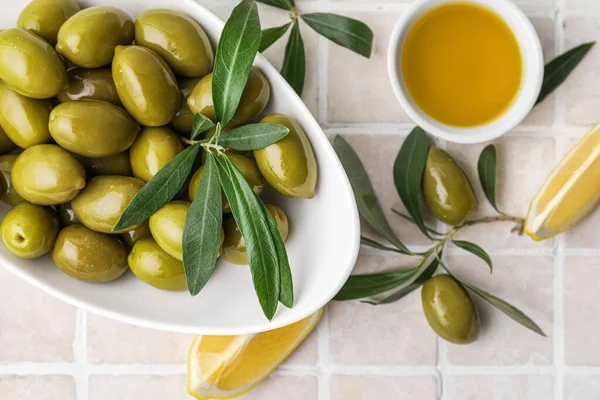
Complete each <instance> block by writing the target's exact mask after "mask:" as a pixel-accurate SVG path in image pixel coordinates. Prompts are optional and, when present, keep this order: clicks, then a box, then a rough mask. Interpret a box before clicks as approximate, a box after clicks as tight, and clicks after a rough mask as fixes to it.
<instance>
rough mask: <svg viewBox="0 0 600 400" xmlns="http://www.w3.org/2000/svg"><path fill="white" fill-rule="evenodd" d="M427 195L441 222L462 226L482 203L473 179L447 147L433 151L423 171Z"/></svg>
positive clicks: (433, 149) (424, 188)
mask: <svg viewBox="0 0 600 400" xmlns="http://www.w3.org/2000/svg"><path fill="white" fill-rule="evenodd" d="M423 198H424V200H425V204H427V207H428V208H429V211H431V213H432V214H433V215H434V216H435V217H436V218H437V219H439V220H440V221H442V222H444V223H446V224H448V225H452V226H459V225H462V224H463V223H464V222H465V221H466V220H467V218H469V217H470V216H471V215H473V213H474V212H475V211H477V207H478V202H477V197H476V196H475V192H473V188H472V187H471V183H470V182H469V178H467V176H466V175H465V173H464V172H463V170H462V169H461V168H460V166H459V165H458V164H457V163H456V161H454V159H453V158H452V157H451V156H450V155H449V154H448V153H446V152H445V151H444V150H441V149H438V148H437V147H433V148H431V149H430V150H429V155H428V157H427V163H426V164H425V172H424V173H423Z"/></svg>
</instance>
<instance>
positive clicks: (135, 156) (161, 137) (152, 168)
mask: <svg viewBox="0 0 600 400" xmlns="http://www.w3.org/2000/svg"><path fill="white" fill-rule="evenodd" d="M182 150H183V144H181V141H180V140H179V138H178V137H177V135H176V134H175V132H173V131H172V130H171V129H169V128H167V127H166V126H163V127H160V128H144V129H142V132H141V133H140V134H139V136H138V138H137V139H136V140H135V142H133V145H132V146H131V149H129V157H130V162H131V168H132V169H133V175H134V176H135V177H136V178H139V179H141V180H143V181H144V182H148V181H149V180H150V179H152V177H154V175H156V173H157V172H158V171H160V169H161V168H162V167H164V166H165V165H166V164H167V163H168V162H169V161H171V160H172V159H173V158H174V157H175V156H176V155H177V154H179V153H180V152H181V151H182Z"/></svg>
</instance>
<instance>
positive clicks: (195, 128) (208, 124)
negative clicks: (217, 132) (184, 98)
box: [190, 113, 216, 140]
mask: <svg viewBox="0 0 600 400" xmlns="http://www.w3.org/2000/svg"><path fill="white" fill-rule="evenodd" d="M215 126H216V125H215V123H214V122H212V121H211V120H210V118H208V117H205V116H204V115H202V114H200V113H196V115H194V121H193V122H192V132H191V133H190V139H192V140H194V139H196V138H197V137H198V136H200V135H201V134H203V133H204V132H206V131H208V130H210V129H212V128H214V127H215Z"/></svg>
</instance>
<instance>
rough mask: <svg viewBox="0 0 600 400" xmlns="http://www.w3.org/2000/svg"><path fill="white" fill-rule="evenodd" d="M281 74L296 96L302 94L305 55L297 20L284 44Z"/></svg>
mask: <svg viewBox="0 0 600 400" xmlns="http://www.w3.org/2000/svg"><path fill="white" fill-rule="evenodd" d="M281 75H282V76H283V77H284V78H285V80H286V81H287V82H288V83H289V84H290V86H291V87H292V88H293V89H294V90H295V91H296V93H298V96H302V90H303V89H304V76H305V75H306V55H305V54H304V41H303V40H302V35H301V34H300V25H299V24H298V20H296V21H295V22H294V26H293V27H292V32H291V33H290V38H289V39H288V42H287V45H286V46H285V56H284V58H283V66H282V67H281Z"/></svg>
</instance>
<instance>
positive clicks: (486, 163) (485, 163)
mask: <svg viewBox="0 0 600 400" xmlns="http://www.w3.org/2000/svg"><path fill="white" fill-rule="evenodd" d="M477 172H478V173H479V182H480V183H481V187H482V188H483V193H484V194H485V197H487V199H488V201H489V202H490V203H491V204H492V207H494V209H495V210H496V211H498V206H497V205H496V147H495V146H494V145H493V144H488V145H487V146H486V147H485V148H484V149H483V150H482V151H481V154H480V155H479V161H478V162H477Z"/></svg>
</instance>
